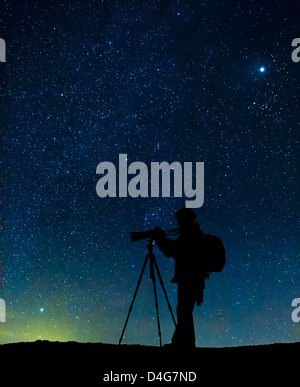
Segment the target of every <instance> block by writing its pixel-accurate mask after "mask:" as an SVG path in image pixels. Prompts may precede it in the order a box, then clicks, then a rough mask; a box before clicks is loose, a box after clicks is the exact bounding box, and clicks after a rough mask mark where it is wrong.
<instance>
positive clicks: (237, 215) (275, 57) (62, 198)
mask: <svg viewBox="0 0 300 387" xmlns="http://www.w3.org/2000/svg"><path fill="white" fill-rule="evenodd" d="M296 3H297V2H296V1H289V2H286V1H277V0H274V1H272V2H266V1H259V0H257V1H256V0H253V1H250V0H249V1H231V0H227V1H223V0H218V1H217V0H203V1H200V0H198V1H194V0H192V1H179V0H178V1H175V0H173V1H169V0H165V1H158V0H156V1H155V0H153V1H150V0H149V1H134V0H132V1H90V0H86V1H78V0H74V1H63V0H60V1H56V0H54V1H51V2H49V1H40V0H39V1H37V0H36V1H33V0H32V1H21V0H19V1H6V0H4V1H2V2H1V10H0V11H1V16H0V37H1V38H3V39H5V41H6V45H7V63H1V64H0V80H1V82H0V87H1V89H0V106H1V129H2V136H3V145H2V151H3V153H4V158H3V163H2V176H3V181H4V184H3V187H2V192H3V193H4V195H3V197H4V200H3V206H2V223H3V230H2V237H1V245H2V258H1V261H2V269H3V273H4V281H3V282H4V283H3V288H2V289H1V290H0V297H1V298H4V299H5V301H6V308H7V316H6V318H7V322H6V323H2V324H1V325H0V329H1V331H0V340H1V342H2V343H7V342H17V341H32V340H36V339H44V340H59V341H68V340H77V341H83V342H86V341H93V342H94V341H101V342H107V343H117V342H118V340H119V337H120V334H121V331H122V328H123V324H124V321H125V318H126V315H127V312H128V307H129V304H130V301H131V299H132V296H133V292H134V290H135V287H136V282H137V279H138V276H139V274H140V270H141V267H142V264H143V261H144V257H145V254H146V252H147V251H146V241H141V242H137V243H130V241H129V237H128V232H129V231H139V230H146V229H151V228H153V227H155V226H160V227H162V228H164V229H170V228H174V227H176V222H175V219H174V217H173V215H174V212H175V211H176V210H177V209H179V208H181V207H182V206H183V205H184V198H182V199H181V198H172V197H171V198H161V197H160V198H135V199H134V198H131V197H128V198H105V199H101V198H99V197H98V196H97V194H96V183H97V181H98V179H99V176H97V175H96V167H97V165H98V163H100V162H102V161H111V162H113V163H114V164H115V165H116V166H117V165H118V156H119V154H120V153H126V154H127V155H128V162H129V163H131V162H133V161H143V162H144V163H146V164H147V165H150V162H151V161H158V162H161V161H167V162H169V163H171V162H173V161H179V162H181V163H183V162H184V161H190V162H193V163H195V162H196V161H198V162H201V161H202V162H204V163H205V200H204V205H203V206H202V207H201V208H199V209H196V210H195V212H196V213H197V216H198V218H197V219H198V221H199V223H200V226H201V228H202V230H203V231H204V232H210V233H212V234H215V235H218V236H220V237H221V238H222V240H223V242H224V245H225V247H226V252H227V264H226V266H225V268H224V270H223V271H222V272H221V273H215V274H212V275H211V278H210V279H209V281H207V284H206V287H207V289H206V290H205V294H204V304H203V305H202V306H201V307H200V308H196V309H195V312H194V318H195V329H196V336H197V345H198V346H217V347H221V346H236V345H249V344H262V343H273V342H293V341H299V324H298V325H297V324H296V323H293V322H292V320H291V312H292V308H291V302H292V299H294V298H296V297H299V258H297V255H296V240H297V235H298V234H297V208H298V207H297V206H298V200H297V194H296V183H297V160H298V153H297V147H298V141H297V140H299V137H298V135H297V132H296V131H297V128H299V126H298V122H299V95H300V94H299V74H300V63H294V62H293V61H292V60H291V53H292V50H293V49H292V47H291V42H292V40H293V39H294V38H297V37H299V35H300V33H299V28H298V29H297V28H296V27H297V24H298V26H299V20H298V19H297V18H298V15H299V8H298V11H297V9H296ZM297 109H298V113H297ZM155 254H156V258H157V261H158V265H159V267H160V271H161V274H162V276H163V279H164V282H165V286H166V290H167V292H168V295H169V299H170V302H171V304H172V306H173V309H174V310H175V306H176V294H177V289H176V286H174V285H173V284H171V283H170V282H169V280H170V279H171V278H172V274H173V265H174V263H173V261H172V260H168V259H167V258H165V257H164V256H163V255H162V254H161V253H160V252H159V251H158V249H157V248H155ZM158 285H159V284H158ZM158 293H159V309H160V316H161V325H162V338H163V342H164V343H166V342H169V341H170V339H171V336H172V333H173V329H174V327H173V322H172V319H171V317H170V314H169V311H168V308H167V305H166V302H165V299H164V297H163V294H162V292H161V289H160V287H159V286H158ZM123 342H124V343H125V344H129V343H139V344H148V345H158V338H157V327H156V318H155V307H154V297H153V292H152V283H151V281H150V280H149V277H148V272H146V274H145V276H144V279H143V282H142V285H141V288H140V290H139V293H138V296H137V299H136V303H135V305H134V309H133V311H132V314H131V317H130V320H129V323H128V327H127V330H126V334H125V337H124V340H123Z"/></svg>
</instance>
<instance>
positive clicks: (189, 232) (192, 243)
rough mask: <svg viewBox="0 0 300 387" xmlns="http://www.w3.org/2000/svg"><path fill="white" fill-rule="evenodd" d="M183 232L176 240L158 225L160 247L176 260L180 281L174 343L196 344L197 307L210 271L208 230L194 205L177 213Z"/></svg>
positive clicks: (181, 344)
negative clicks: (206, 264) (205, 252)
mask: <svg viewBox="0 0 300 387" xmlns="http://www.w3.org/2000/svg"><path fill="white" fill-rule="evenodd" d="M175 218H176V219H177V223H178V225H179V232H180V235H179V236H178V238H177V239H175V240H172V239H168V238H167V237H166V234H165V232H164V231H163V230H161V229H160V228H158V227H157V228H155V231H156V233H157V237H156V238H155V241H156V244H157V246H158V248H159V249H160V250H161V251H162V253H163V254H164V255H165V256H167V257H168V258H171V257H173V258H174V259H175V275H174V278H173V279H172V280H171V282H173V283H177V285H178V291H177V308H176V312H177V327H176V329H175V332H174V335H173V337H172V342H171V344H170V345H174V346H179V347H195V330H194V321H193V310H194V306H195V304H196V303H197V305H200V304H201V303H202V302H203V289H205V278H206V272H205V271H204V270H203V268H201V242H202V241H203V240H204V233H203V232H202V231H201V230H200V226H199V224H198V223H197V222H195V220H196V214H195V213H194V211H193V210H192V209H190V208H182V209H180V210H179V211H177V212H176V213H175Z"/></svg>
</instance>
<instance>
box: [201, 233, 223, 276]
mask: <svg viewBox="0 0 300 387" xmlns="http://www.w3.org/2000/svg"><path fill="white" fill-rule="evenodd" d="M204 256H205V269H206V271H207V272H209V273H212V272H218V273H219V272H220V271H222V270H223V267H224V265H225V261H226V258H225V248H224V245H223V242H222V240H221V239H220V238H219V237H217V236H215V235H211V234H206V235H205V237H204Z"/></svg>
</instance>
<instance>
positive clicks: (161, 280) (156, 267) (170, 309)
mask: <svg viewBox="0 0 300 387" xmlns="http://www.w3.org/2000/svg"><path fill="white" fill-rule="evenodd" d="M153 261H154V265H155V269H156V271H157V275H158V278H159V282H160V284H161V287H162V290H163V292H164V295H165V297H166V301H167V304H168V308H169V311H170V313H171V316H172V319H173V322H174V325H175V327H176V325H177V324H176V320H175V317H174V315H173V311H172V307H171V304H170V302H169V299H168V295H167V292H166V289H165V285H164V282H163V279H162V277H161V275H160V271H159V268H158V265H157V262H156V259H155V257H154V258H153Z"/></svg>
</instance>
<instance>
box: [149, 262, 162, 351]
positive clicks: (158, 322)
mask: <svg viewBox="0 0 300 387" xmlns="http://www.w3.org/2000/svg"><path fill="white" fill-rule="evenodd" d="M150 277H151V279H152V284H153V291H154V300H155V309H156V318H157V328H158V338H159V345H160V347H161V346H162V344H161V331H160V321H159V312H158V301H157V292H156V281H155V273H154V267H153V257H152V256H151V257H150Z"/></svg>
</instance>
